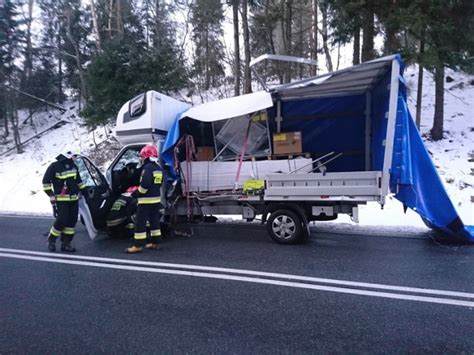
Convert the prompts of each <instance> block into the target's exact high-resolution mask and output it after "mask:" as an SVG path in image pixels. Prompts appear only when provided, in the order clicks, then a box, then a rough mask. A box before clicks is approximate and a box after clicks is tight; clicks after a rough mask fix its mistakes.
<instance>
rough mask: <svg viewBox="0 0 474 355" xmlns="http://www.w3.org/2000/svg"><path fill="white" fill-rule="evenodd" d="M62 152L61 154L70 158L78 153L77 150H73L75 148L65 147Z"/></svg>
mask: <svg viewBox="0 0 474 355" xmlns="http://www.w3.org/2000/svg"><path fill="white" fill-rule="evenodd" d="M62 154H63V155H64V156H65V157H66V158H67V159H72V158H74V157H76V156H78V155H80V154H79V152H78V151H77V150H75V149H65V150H64V153H62Z"/></svg>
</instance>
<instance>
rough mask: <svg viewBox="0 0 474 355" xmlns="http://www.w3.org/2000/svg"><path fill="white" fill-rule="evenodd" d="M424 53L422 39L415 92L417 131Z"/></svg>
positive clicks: (421, 93)
mask: <svg viewBox="0 0 474 355" xmlns="http://www.w3.org/2000/svg"><path fill="white" fill-rule="evenodd" d="M424 52H425V41H424V39H423V37H422V39H421V40H420V53H419V57H418V85H417V88H418V89H417V91H416V119H415V123H416V127H417V128H418V130H419V129H420V126H421V103H422V100H423V69H424V68H423V54H424Z"/></svg>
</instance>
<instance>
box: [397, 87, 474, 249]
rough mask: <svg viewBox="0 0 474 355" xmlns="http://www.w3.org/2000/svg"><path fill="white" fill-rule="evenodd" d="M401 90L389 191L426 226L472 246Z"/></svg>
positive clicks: (471, 232) (473, 236)
mask: <svg viewBox="0 0 474 355" xmlns="http://www.w3.org/2000/svg"><path fill="white" fill-rule="evenodd" d="M404 91H405V90H404V86H402V83H400V91H399V95H398V108H397V121H396V128H395V146H394V152H393V160H392V169H391V173H390V190H391V191H392V192H394V193H395V197H396V198H397V199H398V200H399V201H401V202H402V203H403V205H404V206H406V207H409V208H411V209H412V210H414V211H415V212H417V213H418V214H419V215H420V216H421V217H422V218H423V220H424V221H425V222H426V223H427V225H429V226H431V227H433V228H434V229H436V230H439V231H442V232H444V233H447V234H448V235H450V236H452V237H454V238H456V239H458V240H460V241H467V242H471V243H474V228H473V227H472V226H464V224H463V222H462V221H461V218H460V217H459V215H458V213H457V212H456V209H455V208H454V206H453V203H452V202H451V200H450V198H449V196H448V194H447V193H446V190H445V189H444V186H443V183H442V181H441V179H440V177H439V175H438V172H437V171H436V168H435V166H434V164H433V161H432V160H431V157H430V155H429V153H428V151H427V150H426V147H425V145H424V144H423V140H422V139H421V136H420V134H419V132H418V130H417V128H416V126H415V124H414V122H413V119H412V117H411V115H410V112H409V110H408V107H407V102H406V98H405V92H404Z"/></svg>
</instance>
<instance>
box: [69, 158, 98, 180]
mask: <svg viewBox="0 0 474 355" xmlns="http://www.w3.org/2000/svg"><path fill="white" fill-rule="evenodd" d="M75 163H76V166H77V169H78V170H79V175H81V180H82V182H83V183H84V184H85V185H86V186H87V187H94V186H100V185H103V184H104V180H103V178H102V175H101V174H100V172H99V170H97V168H96V167H95V166H94V165H93V164H92V163H91V162H90V161H89V160H87V159H85V158H83V157H78V158H76V160H75Z"/></svg>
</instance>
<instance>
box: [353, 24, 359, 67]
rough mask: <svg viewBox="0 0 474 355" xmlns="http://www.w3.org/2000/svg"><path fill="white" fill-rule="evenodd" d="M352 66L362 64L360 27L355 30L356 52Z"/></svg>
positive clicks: (354, 52)
mask: <svg viewBox="0 0 474 355" xmlns="http://www.w3.org/2000/svg"><path fill="white" fill-rule="evenodd" d="M352 64H353V65H357V64H360V27H359V26H356V27H355V28H354V51H353V52H352Z"/></svg>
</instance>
